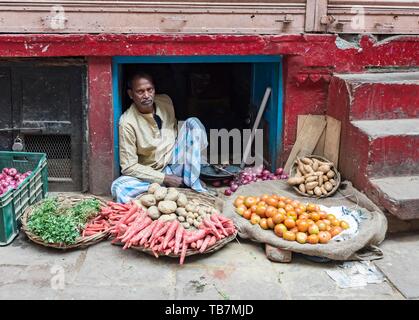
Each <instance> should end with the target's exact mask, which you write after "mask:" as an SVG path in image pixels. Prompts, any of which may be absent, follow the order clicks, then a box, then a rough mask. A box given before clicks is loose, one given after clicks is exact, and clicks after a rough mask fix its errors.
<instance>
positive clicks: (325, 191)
mask: <svg viewBox="0 0 419 320" xmlns="http://www.w3.org/2000/svg"><path fill="white" fill-rule="evenodd" d="M320 190H321V191H322V193H323V194H324V195H325V196H326V195H327V194H328V192H327V190H326V189H325V188H324V186H322V187H321V188H320Z"/></svg>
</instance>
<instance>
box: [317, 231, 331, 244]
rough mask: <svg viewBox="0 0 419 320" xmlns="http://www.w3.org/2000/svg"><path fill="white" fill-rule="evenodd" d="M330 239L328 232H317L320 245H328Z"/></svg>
mask: <svg viewBox="0 0 419 320" xmlns="http://www.w3.org/2000/svg"><path fill="white" fill-rule="evenodd" d="M331 238H332V236H331V235H330V233H329V232H327V231H320V232H319V242H320V243H323V244H325V243H328V242H329V241H330V239H331Z"/></svg>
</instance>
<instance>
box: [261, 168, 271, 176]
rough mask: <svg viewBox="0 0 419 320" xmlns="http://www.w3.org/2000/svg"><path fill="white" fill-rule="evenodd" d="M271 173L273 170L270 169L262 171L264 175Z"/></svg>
mask: <svg viewBox="0 0 419 320" xmlns="http://www.w3.org/2000/svg"><path fill="white" fill-rule="evenodd" d="M270 173H271V172H270V171H269V170H266V169H265V170H263V171H262V175H264V176H266V175H268V174H270Z"/></svg>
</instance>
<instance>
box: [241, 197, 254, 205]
mask: <svg viewBox="0 0 419 320" xmlns="http://www.w3.org/2000/svg"><path fill="white" fill-rule="evenodd" d="M254 204H256V199H255V198H254V197H246V198H245V199H244V205H245V206H246V207H248V208H250V207H251V206H253V205H254Z"/></svg>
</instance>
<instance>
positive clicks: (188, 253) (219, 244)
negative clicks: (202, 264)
mask: <svg viewBox="0 0 419 320" xmlns="http://www.w3.org/2000/svg"><path fill="white" fill-rule="evenodd" d="M236 236H237V230H236V232H235V233H234V234H232V235H231V236H228V237H226V238H223V239H221V240H219V241H217V242H216V243H215V244H214V245H213V246H211V247H209V248H207V249H206V250H205V251H204V252H202V253H201V252H199V249H198V250H194V249H188V250H186V256H187V257H188V256H193V255H196V254H207V253H211V252H215V251H218V250H220V249H221V248H222V247H224V246H225V245H226V244H227V243H229V242H231V241H233V240H234V239H235V238H236ZM114 244H115V245H118V246H122V245H123V244H122V243H114ZM130 248H131V249H134V250H136V251H141V252H144V253H147V254H149V255H151V256H154V253H153V251H152V250H151V249H149V248H144V247H140V246H132V247H130ZM159 256H161V257H170V258H179V257H180V253H179V254H174V253H169V254H167V255H166V254H164V253H159Z"/></svg>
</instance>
